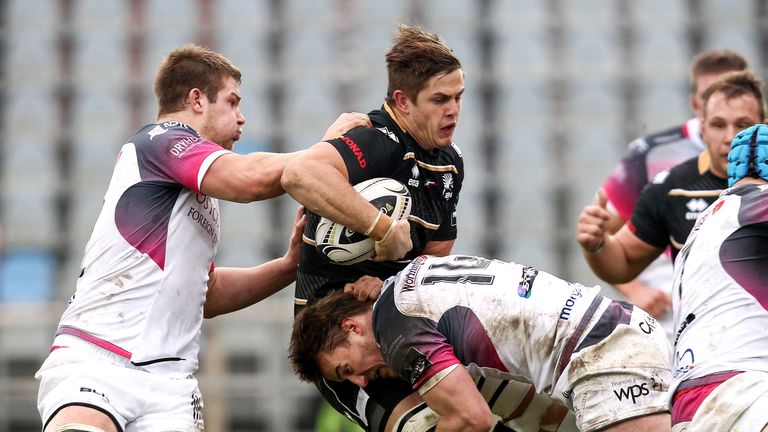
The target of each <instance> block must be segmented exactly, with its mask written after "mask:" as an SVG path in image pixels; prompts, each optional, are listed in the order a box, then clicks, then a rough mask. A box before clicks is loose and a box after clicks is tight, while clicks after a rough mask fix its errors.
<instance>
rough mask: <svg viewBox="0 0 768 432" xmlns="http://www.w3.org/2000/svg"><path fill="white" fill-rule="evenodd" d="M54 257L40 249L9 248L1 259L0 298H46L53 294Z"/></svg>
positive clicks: (35, 299)
mask: <svg viewBox="0 0 768 432" xmlns="http://www.w3.org/2000/svg"><path fill="white" fill-rule="evenodd" d="M55 267H56V261H55V259H54V257H53V254H51V253H49V252H47V251H43V250H24V249H17V250H12V251H8V252H6V253H5V255H3V257H2V260H0V302H8V303H14V302H23V303H29V302H45V301H49V300H51V298H52V292H53V286H54V279H55Z"/></svg>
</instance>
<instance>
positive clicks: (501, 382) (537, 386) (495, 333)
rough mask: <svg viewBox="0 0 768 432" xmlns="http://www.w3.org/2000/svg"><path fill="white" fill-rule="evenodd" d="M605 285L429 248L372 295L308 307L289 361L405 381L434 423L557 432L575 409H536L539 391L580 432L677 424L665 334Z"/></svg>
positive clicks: (366, 378)
mask: <svg viewBox="0 0 768 432" xmlns="http://www.w3.org/2000/svg"><path fill="white" fill-rule="evenodd" d="M599 292H600V287H598V286H594V287H586V286H582V285H579V284H574V283H569V282H566V281H564V280H561V279H558V278H556V277H554V276H552V275H550V274H547V273H545V272H542V271H538V270H537V269H535V268H532V267H527V266H523V265H520V264H515V263H505V262H502V261H498V260H489V259H485V258H481V257H474V256H464V255H450V256H446V257H430V256H426V255H425V256H420V257H418V258H416V259H415V260H413V261H412V262H411V264H410V265H409V266H408V267H406V268H405V269H403V270H402V271H401V272H400V273H399V274H398V275H397V276H394V277H391V278H389V279H387V281H385V282H384V287H383V288H382V290H381V296H380V297H379V299H378V300H377V301H376V302H375V303H373V304H372V303H371V302H370V301H368V302H361V301H358V300H357V299H356V298H355V297H354V295H353V294H351V293H334V294H331V295H329V296H328V297H326V298H325V299H323V300H321V301H319V302H318V303H316V304H315V305H313V306H310V307H307V308H306V309H305V310H304V311H302V312H301V313H300V314H299V315H298V316H297V318H296V320H295V322H294V328H293V333H292V337H291V348H290V356H291V360H292V362H293V365H294V370H295V372H296V373H297V374H298V375H299V377H300V378H302V379H304V380H310V381H311V380H316V379H317V378H318V377H324V378H326V379H327V380H332V381H345V380H348V381H352V382H354V383H356V384H357V385H360V386H362V387H365V386H367V385H369V383H370V382H371V381H373V380H375V379H377V378H378V377H381V376H399V377H401V378H403V379H405V380H407V381H408V383H409V384H410V385H411V386H413V388H414V390H417V391H418V393H419V394H420V395H421V397H422V398H423V399H424V400H425V401H426V403H427V405H428V406H429V407H430V408H431V409H433V410H434V411H435V412H437V413H438V414H440V420H439V422H438V424H437V430H446V431H449V430H450V431H454V430H455V431H459V430H461V431H483V432H485V431H488V430H490V429H491V427H492V423H493V417H492V413H493V414H495V415H496V416H498V417H500V418H501V419H502V422H503V423H504V424H506V425H507V426H509V427H512V428H513V429H515V430H517V429H516V428H517V427H519V423H518V422H528V424H529V425H528V426H527V427H526V428H525V429H524V430H526V431H529V430H533V431H539V430H556V428H557V423H558V422H559V420H562V416H563V415H564V413H562V412H557V411H556V410H555V411H553V410H552V409H553V408H555V409H556V408H557V406H558V405H549V406H547V405H544V406H531V404H530V402H531V400H532V399H533V395H534V394H535V393H536V392H540V393H544V394H547V395H550V396H551V397H553V398H555V399H558V400H559V401H561V402H562V403H563V404H565V405H567V406H568V407H569V408H570V409H572V410H573V411H575V414H576V423H577V426H578V428H579V430H580V431H597V430H601V431H633V432H639V431H653V432H660V431H665V430H666V431H668V430H670V416H669V412H668V410H669V408H668V404H667V402H668V398H667V396H666V390H667V388H668V386H669V383H670V379H671V377H670V364H669V361H670V358H671V353H670V349H669V343H668V342H667V338H666V335H665V334H664V332H663V330H662V329H661V328H660V326H659V325H658V323H657V321H656V320H655V319H654V318H653V317H651V316H650V315H648V314H647V313H646V312H645V311H643V310H642V309H640V308H637V307H633V306H632V305H631V304H628V303H625V302H618V301H613V300H610V299H608V298H605V297H603V296H602V295H600V294H599ZM521 389H524V391H521ZM531 421H533V422H534V423H533V424H532V425H531V424H530V422H531ZM552 423H554V424H552Z"/></svg>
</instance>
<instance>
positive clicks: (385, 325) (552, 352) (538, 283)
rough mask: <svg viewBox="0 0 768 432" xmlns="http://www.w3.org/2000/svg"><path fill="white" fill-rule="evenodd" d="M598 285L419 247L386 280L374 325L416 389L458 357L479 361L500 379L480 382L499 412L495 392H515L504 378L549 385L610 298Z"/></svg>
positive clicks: (478, 373)
mask: <svg viewBox="0 0 768 432" xmlns="http://www.w3.org/2000/svg"><path fill="white" fill-rule="evenodd" d="M599 290H600V289H599V287H586V286H582V285H579V284H572V283H568V282H566V281H564V280H561V279H559V278H556V277H554V276H552V275H550V274H548V273H545V272H541V271H538V270H536V269H535V268H533V267H526V266H523V265H520V264H515V263H506V262H502V261H497V260H489V259H485V258H480V257H470V256H463V255H451V256H447V257H427V256H421V257H418V258H416V259H415V260H413V262H412V263H411V264H410V265H409V266H408V267H406V268H405V269H404V270H403V271H402V272H400V273H399V274H398V276H394V277H392V278H390V279H388V280H387V282H386V283H385V284H384V289H383V290H382V293H381V296H380V298H379V299H378V300H377V302H376V304H375V306H374V311H373V327H374V332H375V334H376V339H377V342H378V343H379V346H380V347H381V351H382V353H383V355H384V359H385V361H386V363H387V364H388V365H390V366H391V367H392V368H393V369H394V370H396V371H397V372H398V373H399V374H400V375H401V376H403V377H404V378H406V379H408V380H409V381H410V383H411V385H413V387H414V388H415V389H418V390H419V391H420V392H421V393H423V392H425V391H426V390H428V389H429V388H431V387H432V386H433V385H434V384H436V383H437V382H438V381H439V380H440V379H441V378H442V377H443V376H445V375H446V374H447V372H449V371H450V370H452V368H453V367H454V366H456V365H458V364H463V365H474V366H472V367H470V368H468V371H469V372H470V374H472V375H473V377H474V378H475V380H476V381H478V382H480V381H483V382H490V381H493V385H494V386H497V387H496V388H495V389H493V390H491V389H487V388H480V391H481V393H483V394H484V395H485V393H489V394H487V395H486V396H488V398H493V399H494V400H489V405H490V406H491V408H492V409H494V412H496V410H495V407H494V402H496V401H498V402H500V403H503V399H504V398H506V397H512V396H513V395H505V394H502V393H503V388H504V385H503V382H504V381H509V380H513V381H522V382H527V383H532V384H534V385H535V387H536V389H537V391H539V392H543V393H551V392H552V390H553V387H554V385H555V383H556V382H557V379H558V377H559V375H560V374H561V373H562V372H563V370H564V368H565V366H566V365H567V361H568V359H569V358H570V355H571V354H572V353H573V352H576V351H578V350H579V349H580V348H581V347H576V345H575V342H577V341H579V340H581V337H580V336H582V334H579V333H578V331H584V330H585V327H586V325H585V324H582V325H581V327H580V323H581V322H582V320H584V319H587V320H588V319H589V318H590V317H591V314H594V313H595V310H596V309H597V305H598V304H599V303H600V302H601V301H602V300H603V299H604V298H603V297H602V296H601V295H599ZM577 327H580V329H579V330H578V331H577ZM608 333H610V331H608ZM586 339H589V335H587V338H586ZM586 339H585V340H586ZM588 343H594V342H588ZM499 383H502V384H501V385H500V384H499ZM478 385H480V384H478ZM481 387H482V386H481ZM494 394H495V395H496V397H495V398H494V397H493V395H494Z"/></svg>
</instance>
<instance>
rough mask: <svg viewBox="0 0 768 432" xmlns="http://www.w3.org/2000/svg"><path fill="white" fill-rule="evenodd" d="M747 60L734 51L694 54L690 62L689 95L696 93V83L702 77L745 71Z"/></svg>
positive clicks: (723, 50)
mask: <svg viewBox="0 0 768 432" xmlns="http://www.w3.org/2000/svg"><path fill="white" fill-rule="evenodd" d="M747 67H748V64H747V59H746V58H744V56H742V55H741V54H739V53H737V52H736V51H731V50H729V49H716V50H710V51H704V52H700V53H698V54H696V55H695V56H694V57H693V61H692V62H691V71H690V79H691V93H694V94H695V93H696V91H697V90H698V89H697V88H696V82H697V81H698V80H699V77H700V76H702V75H709V74H721V73H725V72H731V71H743V70H747Z"/></svg>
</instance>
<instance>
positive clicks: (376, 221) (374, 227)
mask: <svg viewBox="0 0 768 432" xmlns="http://www.w3.org/2000/svg"><path fill="white" fill-rule="evenodd" d="M383 214H384V212H382V211H379V212H378V213H377V214H376V217H375V218H373V222H371V225H370V226H369V227H368V229H367V230H365V232H364V233H363V235H364V236H370V235H371V233H372V232H373V230H374V229H376V225H378V224H379V221H380V220H381V215H383Z"/></svg>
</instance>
